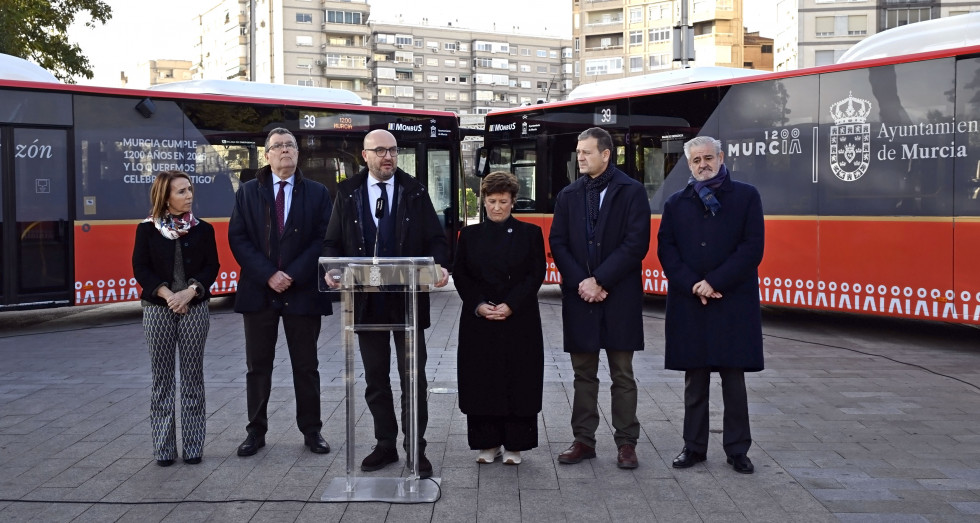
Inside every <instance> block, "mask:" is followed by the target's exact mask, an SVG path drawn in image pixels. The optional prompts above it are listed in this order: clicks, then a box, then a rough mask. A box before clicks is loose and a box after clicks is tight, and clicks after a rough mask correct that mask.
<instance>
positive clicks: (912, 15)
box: [885, 7, 932, 29]
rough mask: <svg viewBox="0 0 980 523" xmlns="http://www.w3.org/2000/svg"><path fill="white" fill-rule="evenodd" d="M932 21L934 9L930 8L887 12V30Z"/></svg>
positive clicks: (910, 8)
mask: <svg viewBox="0 0 980 523" xmlns="http://www.w3.org/2000/svg"><path fill="white" fill-rule="evenodd" d="M930 19H932V9H930V8H928V7H909V8H900V9H886V10H885V29H891V28H892V27H899V26H903V25H908V24H914V23H916V22H924V21H926V20H930Z"/></svg>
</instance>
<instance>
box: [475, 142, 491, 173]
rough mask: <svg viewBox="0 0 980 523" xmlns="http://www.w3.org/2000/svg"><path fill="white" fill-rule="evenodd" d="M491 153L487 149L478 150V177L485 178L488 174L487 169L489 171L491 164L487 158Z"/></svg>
mask: <svg viewBox="0 0 980 523" xmlns="http://www.w3.org/2000/svg"><path fill="white" fill-rule="evenodd" d="M489 154H490V153H489V152H488V151H487V148H486V147H480V148H479V149H477V150H476V172H475V173H474V174H476V176H478V177H480V178H483V177H484V176H486V175H487V174H489V173H488V172H487V169H489V166H490V164H489V163H488V162H487V156H488V155H489Z"/></svg>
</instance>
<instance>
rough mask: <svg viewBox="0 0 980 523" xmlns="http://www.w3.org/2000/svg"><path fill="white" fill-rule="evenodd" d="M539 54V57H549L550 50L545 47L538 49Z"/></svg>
mask: <svg viewBox="0 0 980 523" xmlns="http://www.w3.org/2000/svg"><path fill="white" fill-rule="evenodd" d="M537 55H538V58H548V51H546V50H544V49H538V51H537Z"/></svg>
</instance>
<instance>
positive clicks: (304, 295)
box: [228, 166, 333, 315]
mask: <svg viewBox="0 0 980 523" xmlns="http://www.w3.org/2000/svg"><path fill="white" fill-rule="evenodd" d="M272 178H273V174H272V169H271V168H269V166H265V167H263V168H261V169H259V171H258V172H257V173H256V174H255V179H254V180H250V181H248V182H246V183H245V184H244V185H242V186H241V187H239V189H238V192H237V193H236V194H235V208H234V210H233V211H232V213H231V219H230V220H229V222H228V245H229V247H231V253H232V254H233V255H234V256H235V259H236V260H237V261H238V264H239V265H240V266H241V268H242V272H241V274H240V275H239V278H238V295H237V296H236V298H235V311H236V312H257V311H260V310H264V309H265V308H267V307H275V308H278V309H281V310H282V313H283V314H297V315H329V314H331V312H332V310H331V307H330V299H329V296H328V295H327V293H322V292H319V286H318V284H317V282H318V276H317V275H318V273H319V266H318V264H317V262H318V257H319V255H320V243H321V241H322V240H323V234H324V233H325V232H326V230H327V220H328V219H329V218H330V210H331V207H332V205H333V204H332V202H331V200H330V192H329V191H328V190H327V188H326V187H325V186H324V185H323V184H321V183H319V182H316V181H313V180H307V179H306V178H304V177H303V173H302V172H300V170H299V169H297V170H296V173H295V179H294V181H295V184H294V185H293V199H292V204H291V205H290V207H289V216H287V217H286V224H285V230H284V232H283V235H282V238H278V236H279V234H278V231H277V227H276V220H275V212H276V201H275V196H274V194H275V193H274V192H273V190H272V186H273V183H274V181H273V179H272ZM280 260H281V262H282V271H283V272H285V273H286V274H288V275H289V276H290V277H291V278H293V283H292V285H290V287H289V288H288V289H286V291H285V292H283V293H282V294H279V293H277V292H275V291H273V290H272V289H270V288H269V285H268V281H269V278H270V277H272V275H273V274H275V273H276V271H278V270H279V267H278V265H277V264H278V262H279V261H280Z"/></svg>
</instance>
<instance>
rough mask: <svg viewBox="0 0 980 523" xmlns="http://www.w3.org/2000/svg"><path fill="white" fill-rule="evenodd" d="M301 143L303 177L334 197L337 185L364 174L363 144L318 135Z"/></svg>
mask: <svg viewBox="0 0 980 523" xmlns="http://www.w3.org/2000/svg"><path fill="white" fill-rule="evenodd" d="M297 140H298V141H299V144H300V145H299V162H300V169H302V171H303V175H304V176H306V177H307V178H309V179H311V180H315V181H318V182H320V183H322V184H323V185H326V186H327V188H328V189H330V194H337V183H339V182H340V181H342V180H345V179H347V178H350V177H351V176H354V175H355V174H357V172H358V171H360V170H361V165H362V164H363V162H364V159H363V158H362V157H361V152H360V148H361V141H360V140H357V139H353V140H352V139H347V138H344V137H334V136H316V135H305V136H304V135H300V136H297ZM400 159H401V156H399V160H400Z"/></svg>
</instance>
